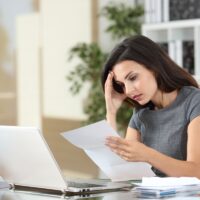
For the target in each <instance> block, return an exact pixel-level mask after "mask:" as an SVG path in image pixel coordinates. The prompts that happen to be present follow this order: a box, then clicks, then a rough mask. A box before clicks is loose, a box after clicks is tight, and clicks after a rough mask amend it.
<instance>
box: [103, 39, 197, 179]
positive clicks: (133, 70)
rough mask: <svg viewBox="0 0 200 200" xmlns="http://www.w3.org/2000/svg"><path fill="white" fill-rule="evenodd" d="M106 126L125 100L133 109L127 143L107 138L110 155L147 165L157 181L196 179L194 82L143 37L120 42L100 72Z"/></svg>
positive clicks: (122, 140) (125, 140)
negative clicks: (165, 179)
mask: <svg viewBox="0 0 200 200" xmlns="http://www.w3.org/2000/svg"><path fill="white" fill-rule="evenodd" d="M102 85H103V88H104V92H105V101H106V109H107V114H106V118H107V121H108V122H109V124H110V125H111V126H112V127H113V128H114V129H116V114H117V111H118V109H119V107H120V106H121V104H122V102H123V101H128V102H129V103H131V104H132V105H133V107H135V108H136V109H135V112H134V114H133V116H132V118H131V119H130V122H129V126H128V128H127V133H126V137H125V139H123V138H117V137H109V138H107V140H106V145H108V146H109V147H110V148H111V150H112V151H114V152H115V153H116V154H118V155H119V156H120V157H121V158H123V159H125V160H127V161H129V162H137V161H138V162H140V161H141V162H147V163H149V164H151V165H152V166H153V168H152V169H153V171H154V172H155V173H156V175H158V176H175V177H179V176H191V177H198V178H200V90H199V89H198V84H197V82H196V81H195V80H194V79H193V77H192V76H191V75H190V74H189V73H187V72H186V71H185V70H183V69H182V68H180V67H179V66H178V65H177V64H176V63H174V62H173V61H172V60H171V59H170V58H169V56H168V55H167V54H166V53H165V52H164V51H163V50H162V49H161V48H160V47H159V46H158V45H157V44H156V43H154V42H153V41H152V40H150V39H148V38H147V37H144V36H136V37H130V38H127V39H125V40H124V41H122V42H121V43H120V44H119V45H118V46H117V47H116V48H115V49H114V50H113V51H112V52H111V55H110V57H109V58H108V60H107V62H106V64H105V66H104V70H103V72H102Z"/></svg>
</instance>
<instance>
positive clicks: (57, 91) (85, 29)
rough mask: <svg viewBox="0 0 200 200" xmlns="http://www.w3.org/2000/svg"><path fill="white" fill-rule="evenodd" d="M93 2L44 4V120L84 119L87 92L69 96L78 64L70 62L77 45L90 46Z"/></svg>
mask: <svg viewBox="0 0 200 200" xmlns="http://www.w3.org/2000/svg"><path fill="white" fill-rule="evenodd" d="M91 1H92V0H84V1H80V0H67V1H66V0H59V1H58V0H51V1H49V0H42V1H41V30H42V45H43V49H42V52H43V61H42V68H43V72H42V77H43V78H42V79H43V90H42V91H43V114H44V116H45V117H56V118H65V119H66V118H68V119H77V120H81V119H84V118H85V116H84V114H83V101H84V98H85V97H86V96H87V93H88V92H87V91H88V89H87V88H85V89H84V90H83V91H82V93H81V94H80V95H77V96H73V95H72V94H71V93H70V92H69V86H70V84H69V82H67V80H66V76H67V74H68V73H69V72H70V71H71V70H73V69H74V66H75V63H78V60H77V59H76V61H74V62H73V63H71V62H70V63H69V62H68V61H67V59H68V56H69V54H68V53H69V49H70V48H71V47H72V46H74V45H76V44H77V43H78V42H87V43H89V42H91V40H92V32H91V30H92V29H91V20H92V19H91V16H92V15H91Z"/></svg>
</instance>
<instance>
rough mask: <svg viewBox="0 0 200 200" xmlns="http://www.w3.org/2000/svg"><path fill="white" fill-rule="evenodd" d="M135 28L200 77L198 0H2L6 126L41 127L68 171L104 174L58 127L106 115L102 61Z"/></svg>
mask: <svg viewBox="0 0 200 200" xmlns="http://www.w3.org/2000/svg"><path fill="white" fill-rule="evenodd" d="M134 34H144V35H146V36H148V37H150V38H151V39H153V40H154V41H155V42H157V43H158V44H159V45H161V46H162V47H163V48H164V50H165V51H166V52H167V53H169V55H170V56H171V58H172V59H174V60H175V61H176V62H177V63H178V64H179V65H180V66H181V67H184V68H185V70H187V71H188V72H190V73H191V74H192V75H194V76H195V78H197V80H199V75H200V66H199V63H200V1H198V0H182V1H178V0H115V1H110V0H84V1H83V0H0V124H1V125H19V126H37V127H39V128H40V129H41V130H42V132H43V134H44V136H45V138H46V140H47V142H48V144H49V146H50V148H51V149H52V151H53V154H54V156H55V158H56V160H57V161H58V163H59V165H60V166H61V168H62V170H63V172H64V173H65V175H66V176H70V177H85V178H95V177H99V176H104V175H103V173H102V172H101V171H100V170H99V169H98V168H97V167H96V165H95V164H94V163H93V162H92V161H91V160H90V159H89V158H88V157H87V156H86V155H85V153H84V152H83V151H82V150H80V149H77V148H75V147H73V146H72V145H71V144H69V143H67V142H66V141H64V139H62V137H61V136H60V134H59V133H61V132H63V131H67V130H71V129H74V128H78V127H80V126H83V125H84V124H89V123H92V122H95V121H98V120H101V119H104V118H105V105H104V99H103V92H102V90H101V85H100V79H99V78H100V71H101V67H102V65H103V63H104V62H105V59H106V57H107V55H108V53H109V51H110V50H111V49H112V48H113V47H114V45H115V44H116V43H118V42H119V41H120V40H122V39H123V38H125V37H127V36H130V35H134ZM70 57H71V59H69V58H70ZM125 109H126V111H124V110H123V109H122V111H121V113H120V116H119V119H118V120H119V122H120V123H121V124H122V127H123V126H124V127H125V126H126V125H127V123H128V119H129V117H130V115H131V113H132V109H130V108H128V109H127V108H125ZM127 110H128V111H127ZM122 130H123V128H122Z"/></svg>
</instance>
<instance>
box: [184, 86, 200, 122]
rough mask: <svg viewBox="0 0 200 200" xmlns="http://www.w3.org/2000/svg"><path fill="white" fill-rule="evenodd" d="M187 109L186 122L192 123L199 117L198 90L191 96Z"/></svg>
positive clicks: (199, 93) (199, 96)
mask: <svg viewBox="0 0 200 200" xmlns="http://www.w3.org/2000/svg"><path fill="white" fill-rule="evenodd" d="M187 107H188V108H187V120H188V121H192V120H193V119H194V118H195V117H197V116H200V90H199V91H198V92H196V93H195V94H194V95H193V96H192V98H191V100H190V101H189V102H188V105H187Z"/></svg>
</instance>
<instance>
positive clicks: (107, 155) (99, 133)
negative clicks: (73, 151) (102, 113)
mask: <svg viewBox="0 0 200 200" xmlns="http://www.w3.org/2000/svg"><path fill="white" fill-rule="evenodd" d="M62 135H63V136H64V138H65V139H67V140H68V141H69V142H71V143H72V144H74V145H75V146H77V147H79V148H82V149H84V151H85V152H86V153H87V155H88V156H89V157H90V158H91V159H92V160H93V161H94V162H95V163H96V165H97V166H98V167H99V168H100V169H101V170H102V171H103V172H104V173H105V174H106V175H107V176H108V177H109V178H110V179H112V181H125V180H135V179H141V178H142V177H149V176H155V174H154V173H153V171H152V170H151V166H150V165H149V164H148V163H144V162H127V161H125V160H123V159H121V158H120V157H119V156H118V155H116V154H115V153H113V152H112V151H111V150H110V149H109V148H108V147H107V146H106V145H105V139H106V137H108V136H117V137H119V135H118V134H117V133H116V132H115V130H113V129H112V127H110V125H109V124H108V123H107V122H106V121H105V120H102V121H100V122H97V123H94V124H91V125H88V126H85V127H82V128H79V129H75V130H72V131H68V132H65V133H62Z"/></svg>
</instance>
